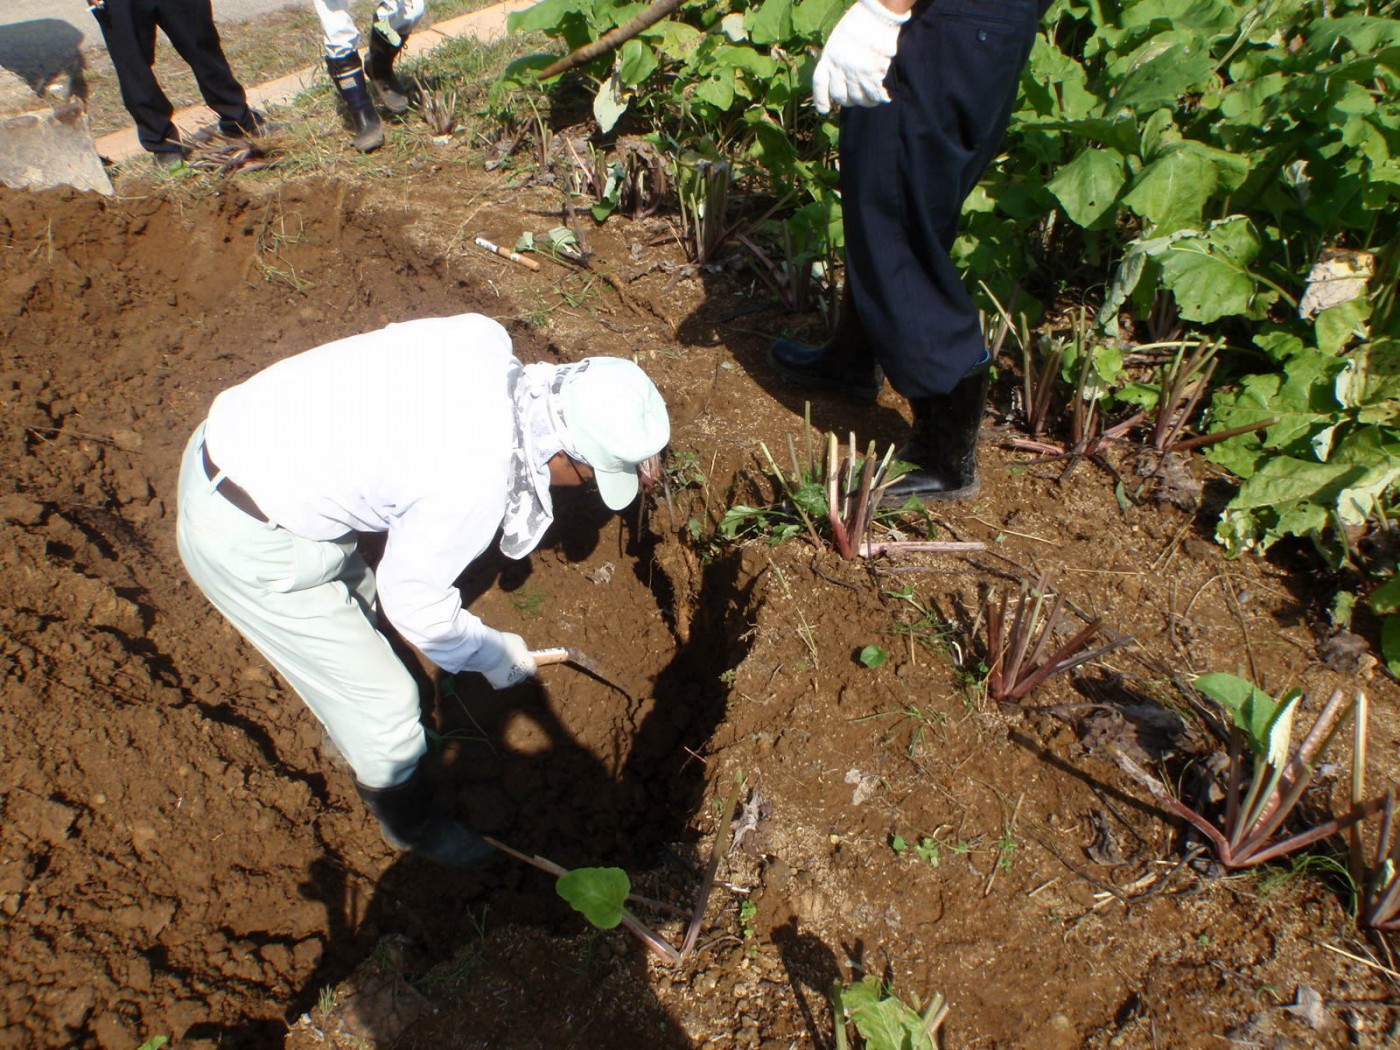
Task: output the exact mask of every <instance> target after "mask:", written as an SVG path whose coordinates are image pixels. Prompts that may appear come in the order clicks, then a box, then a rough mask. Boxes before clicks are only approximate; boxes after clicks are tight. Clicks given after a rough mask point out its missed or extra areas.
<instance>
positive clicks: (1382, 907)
mask: <svg viewBox="0 0 1400 1050" xmlns="http://www.w3.org/2000/svg"><path fill="white" fill-rule="evenodd" d="M1395 798H1396V795H1395V788H1393V787H1392V788H1391V789H1390V790H1389V791H1387V792H1386V794H1385V803H1384V806H1383V808H1382V810H1381V830H1380V837H1379V838H1378V839H1377V841H1376V861H1375V864H1373V865H1372V866H1371V867H1370V868H1369V869H1368V870H1364V871H1363V872H1362V880H1361V882H1360V885H1361V921H1362V922H1363V923H1365V924H1366V925H1367V926H1369V927H1371V929H1373V930H1384V931H1386V932H1388V933H1397V932H1400V835H1396V828H1395Z"/></svg>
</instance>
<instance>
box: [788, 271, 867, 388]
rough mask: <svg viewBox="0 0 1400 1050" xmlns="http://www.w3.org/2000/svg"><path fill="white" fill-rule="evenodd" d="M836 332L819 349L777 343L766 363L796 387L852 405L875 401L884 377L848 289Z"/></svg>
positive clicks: (794, 343) (797, 343)
mask: <svg viewBox="0 0 1400 1050" xmlns="http://www.w3.org/2000/svg"><path fill="white" fill-rule="evenodd" d="M840 310H841V312H840V315H839V316H838V317H837V319H836V329H835V331H833V332H832V333H831V336H830V338H828V339H827V341H826V342H825V343H823V344H822V345H821V346H813V345H812V344H810V343H799V342H797V340H795V339H779V340H777V341H776V342H775V343H774V344H773V345H772V346H771V347H769V348H768V363H769V364H770V365H772V366H773V368H774V369H775V370H776V371H777V372H778V374H779V375H781V376H782V377H783V378H784V379H786V380H788V381H789V382H791V383H794V384H796V385H798V386H808V387H813V388H815V389H819V390H826V391H828V392H830V393H833V394H839V395H840V396H842V397H846V398H850V399H851V400H852V401H865V402H871V401H875V400H876V399H877V398H879V396H880V389H881V388H882V387H883V386H884V385H885V375H884V373H883V372H882V371H881V370H880V365H879V364H878V363H877V362H876V360H875V350H874V348H873V347H872V346H871V345H870V339H869V338H868V337H867V336H866V334H865V329H864V328H863V327H862V326H861V323H860V318H859V317H857V316H856V307H855V303H853V302H852V301H851V294H850V291H849V288H848V290H847V291H845V292H844V293H843V294H842V296H841V308H840Z"/></svg>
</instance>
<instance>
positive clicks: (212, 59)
mask: <svg viewBox="0 0 1400 1050" xmlns="http://www.w3.org/2000/svg"><path fill="white" fill-rule="evenodd" d="M93 15H94V16H95V17H96V18H97V24H98V25H99V26H101V27H102V39H103V40H104V41H105V42H106V44H107V52H108V53H109V54H110V55H111V56H112V64H113V65H114V66H116V69H117V85H118V86H119V87H120V88H121V95H122V103H123V104H124V105H125V106H126V109H127V112H128V113H130V114H131V119H132V120H134V121H135V122H136V135H137V138H138V139H140V141H141V145H142V146H144V147H145V148H146V149H147V150H149V151H150V152H152V153H166V152H169V153H178V152H179V151H180V135H179V132H178V131H177V130H176V128H175V125H174V123H173V122H172V121H171V119H170V118H171V115H172V114H173V113H174V112H175V110H174V107H172V106H171V104H170V100H169V99H168V98H166V97H165V92H164V91H162V90H161V88H160V84H159V83H157V82H156V75H155V70H154V69H153V68H152V67H153V66H154V65H155V57H156V29H157V28H159V29H160V30H161V31H162V32H164V33H165V35H166V36H167V37H168V38H169V40H170V43H171V44H173V45H174V46H175V50H176V51H177V52H179V55H180V57H181V58H183V59H184V60H185V61H186V62H188V63H189V66H190V69H191V70H193V72H194V79H195V82H196V83H197V84H198V85H199V91H200V94H201V95H203V96H204V103H205V105H207V106H208V107H209V108H210V109H212V110H213V111H214V112H215V113H217V114H218V115H219V127H220V129H221V130H222V131H224V132H225V133H230V134H231V133H235V132H237V131H238V130H240V129H241V130H245V131H249V130H252V129H253V122H254V118H253V114H252V111H251V110H250V109H249V108H248V96H247V94H246V93H245V92H244V90H243V85H241V84H240V83H239V82H238V81H237V79H235V77H234V75H233V71H232V70H231V69H230V68H229V64H228V59H226V58H225V57H224V49H223V47H222V45H221V44H220V43H219V31H218V30H217V29H216V28H214V12H213V8H212V7H211V5H210V0H107V2H106V5H105V6H104V7H103V8H102V9H101V10H97V11H94V12H93Z"/></svg>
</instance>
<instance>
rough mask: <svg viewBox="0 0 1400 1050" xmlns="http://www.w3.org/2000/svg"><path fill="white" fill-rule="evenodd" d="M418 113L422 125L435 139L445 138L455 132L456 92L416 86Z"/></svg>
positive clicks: (420, 85)
mask: <svg viewBox="0 0 1400 1050" xmlns="http://www.w3.org/2000/svg"><path fill="white" fill-rule="evenodd" d="M415 87H416V91H415V92H414V93H415V95H416V96H417V101H418V112H419V113H421V114H422V115H423V123H425V124H427V125H428V130H429V131H431V132H432V133H433V135H434V136H436V137H437V138H445V137H446V136H449V135H451V134H452V132H454V131H455V130H457V92H455V91H453V90H451V89H450V88H448V89H434V88H425V87H424V86H423V85H422V84H416V85H415Z"/></svg>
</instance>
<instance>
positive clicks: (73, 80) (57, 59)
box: [0, 18, 97, 99]
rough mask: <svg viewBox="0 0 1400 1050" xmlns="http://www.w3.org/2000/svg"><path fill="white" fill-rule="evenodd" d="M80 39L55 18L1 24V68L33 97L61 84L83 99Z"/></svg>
mask: <svg viewBox="0 0 1400 1050" xmlns="http://www.w3.org/2000/svg"><path fill="white" fill-rule="evenodd" d="M96 27H97V24H96V22H94V23H93V28H94V29H96ZM83 40H84V36H83V34H82V33H80V32H79V31H78V30H77V29H74V28H73V27H72V26H71V25H69V24H68V23H67V22H64V21H61V20H60V19H57V18H36V19H33V20H31V21H28V22H14V23H11V24H9V25H0V69H5V70H8V71H9V72H11V73H13V74H14V75H15V76H17V77H19V79H20V80H22V81H24V83H25V84H26V85H27V86H28V87H29V89H30V90H31V91H33V92H34V94H35V95H42V94H43V93H44V91H45V89H46V88H48V87H49V85H51V84H54V83H62V84H66V85H68V86H69V90H71V93H72V94H73V95H76V96H78V97H80V98H86V97H87V82H86V80H85V79H84V69H85V68H86V67H85V63H84V61H83ZM0 86H2V85H0ZM0 99H3V92H0Z"/></svg>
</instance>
